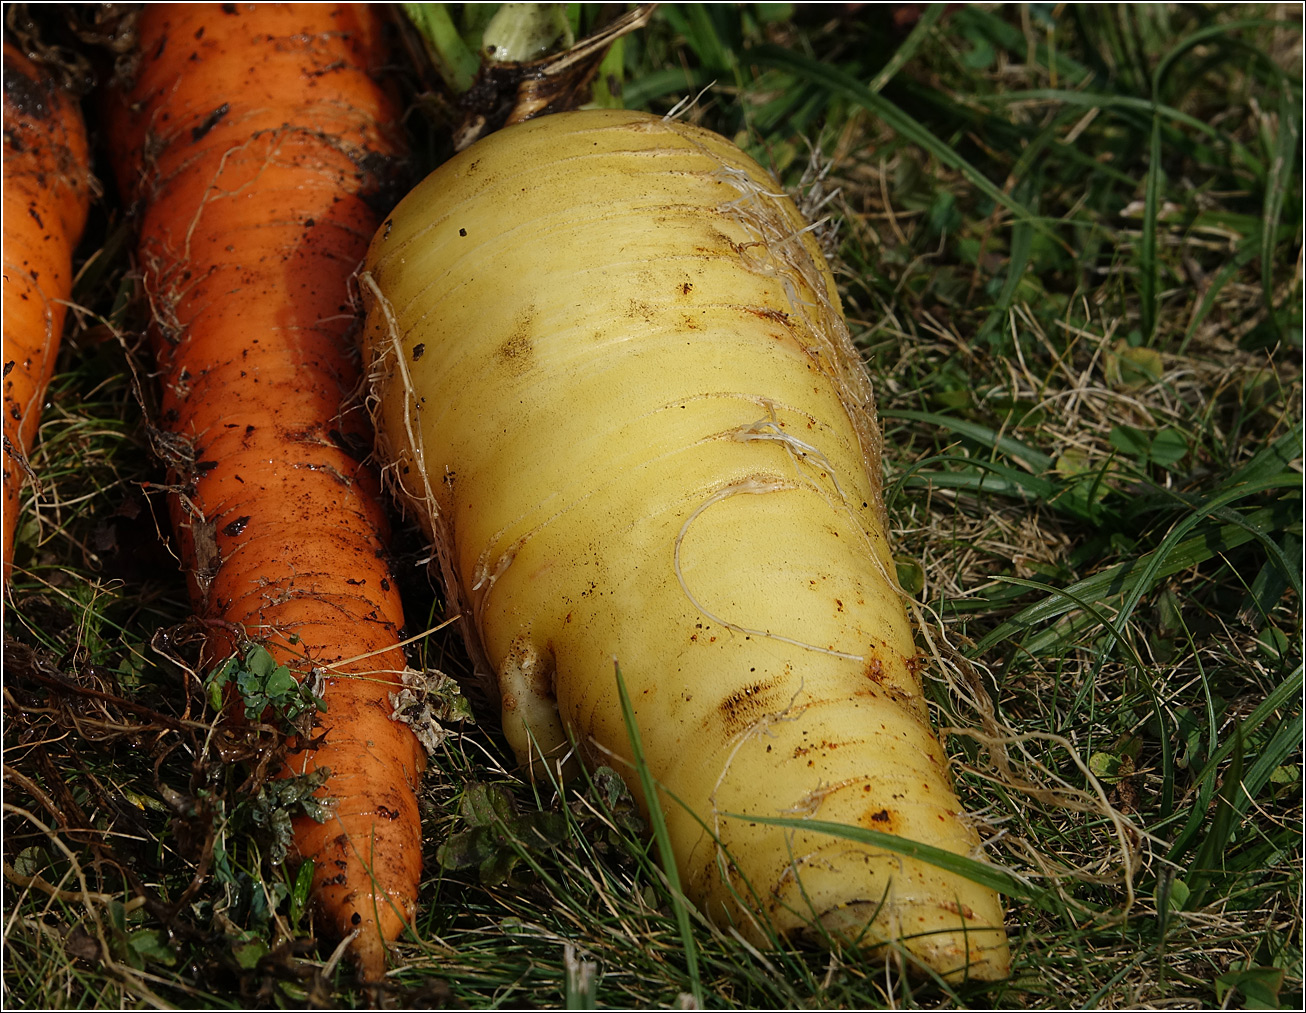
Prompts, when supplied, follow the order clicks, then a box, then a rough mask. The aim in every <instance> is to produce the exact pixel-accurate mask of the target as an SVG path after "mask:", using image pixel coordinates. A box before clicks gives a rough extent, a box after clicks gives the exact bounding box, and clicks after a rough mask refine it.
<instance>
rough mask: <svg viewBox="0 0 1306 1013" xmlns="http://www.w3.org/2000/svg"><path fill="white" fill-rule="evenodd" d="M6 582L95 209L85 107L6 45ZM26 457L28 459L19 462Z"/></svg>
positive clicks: (25, 58) (4, 536)
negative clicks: (78, 253) (76, 269)
mask: <svg viewBox="0 0 1306 1013" xmlns="http://www.w3.org/2000/svg"><path fill="white" fill-rule="evenodd" d="M4 90H5V97H4V353H3V359H4V439H5V443H4V533H3V538H4V542H3V550H4V580H5V584H6V585H8V582H9V575H10V569H11V567H12V564H13V549H14V534H15V531H16V529H17V525H18V511H19V503H20V494H21V491H22V487H23V483H24V481H25V480H26V478H27V468H26V467H25V458H26V457H27V454H28V452H29V451H30V450H31V447H32V442H33V440H34V439H35V438H36V430H37V427H38V426H39V425H40V422H41V403H42V401H43V399H44V397H45V388H46V386H47V385H48V384H49V382H50V376H51V374H52V373H53V372H54V363H55V356H56V354H57V353H58V351H59V339H60V337H61V336H62V334H63V324H64V318H65V316H66V314H67V301H68V298H69V296H70V295H71V293H72V287H73V265H72V257H73V249H74V247H76V245H77V242H78V240H79V239H80V238H81V235H82V229H83V228H84V227H85V226H86V215H87V211H88V210H89V208H90V201H91V179H90V175H89V167H88V163H87V151H86V127H85V125H84V124H83V122H82V112H81V109H80V108H79V107H78V105H77V103H76V102H75V101H73V100H72V99H71V98H70V97H69V96H68V95H67V94H65V93H64V92H63V91H61V90H60V88H59V86H58V85H57V84H56V83H55V82H54V81H53V80H52V79H51V78H50V77H49V76H47V75H46V74H45V73H44V72H42V71H41V70H40V69H38V68H37V67H36V66H34V65H33V64H32V62H31V61H30V60H28V59H27V57H26V56H24V55H23V54H22V53H20V52H19V51H18V50H17V49H16V48H14V47H13V46H12V45H10V44H9V43H7V42H6V43H5V44H4ZM19 455H21V458H20V456H19Z"/></svg>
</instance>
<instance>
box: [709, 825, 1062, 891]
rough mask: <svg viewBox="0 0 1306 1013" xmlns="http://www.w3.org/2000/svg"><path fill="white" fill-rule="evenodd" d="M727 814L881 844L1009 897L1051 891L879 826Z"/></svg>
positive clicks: (866, 843)
mask: <svg viewBox="0 0 1306 1013" xmlns="http://www.w3.org/2000/svg"><path fill="white" fill-rule="evenodd" d="M726 815H727V816H729V817H731V818H732V819H737V820H747V821H749V822H751V823H765V824H767V825H769V826H774V827H788V828H790V829H792V830H803V831H807V832H809V833H812V832H814V833H818V834H829V835H830V836H831V837H838V838H841V839H843V840H845V841H852V842H854V843H856V844H865V845H869V846H871V847H875V848H883V849H884V850H885V851H892V852H893V853H894V854H897V855H906V856H907V857H908V858H915V859H919V860H920V861H922V862H926V863H928V864H929V865H932V866H934V867H935V868H936V869H942V870H944V871H945V872H951V873H953V874H955V875H958V876H961V877H962V878H964V879H968V880H970V881H971V882H972V883H978V884H980V885H981V886H987V887H989V888H990V889H992V890H997V891H998V892H999V893H1001V894H1005V895H1006V896H1008V897H1018V898H1020V899H1021V900H1024V901H1028V902H1031V903H1038V902H1044V903H1046V902H1048V901H1049V900H1050V895H1049V894H1048V893H1047V892H1046V891H1044V890H1040V889H1039V888H1038V887H1035V886H1032V885H1030V884H1029V883H1026V882H1024V881H1022V880H1020V879H1017V878H1016V877H1015V876H1013V875H1011V873H1009V872H1006V871H1004V870H1002V869H999V868H997V867H996V866H992V865H989V864H988V863H987V862H980V861H977V860H976V859H974V858H967V857H966V856H965V855H958V854H955V853H953V852H951V851H946V850H944V849H943V848H939V847H935V846H934V845H933V844H922V843H921V842H919V841H911V840H908V839H906V838H905V837H898V836H896V835H894V834H886V833H881V832H880V831H878V830H869V829H867V828H866V827H857V826H849V825H847V824H844V823H832V822H830V821H829V820H804V819H795V818H793V817H790V816H758V815H755V814H747V815H746V814H744V813H726Z"/></svg>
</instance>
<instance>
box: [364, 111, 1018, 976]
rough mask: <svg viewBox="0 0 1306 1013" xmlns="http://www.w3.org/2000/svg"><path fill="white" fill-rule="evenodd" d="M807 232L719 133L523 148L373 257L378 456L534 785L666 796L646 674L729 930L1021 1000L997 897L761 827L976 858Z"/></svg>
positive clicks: (369, 284)
mask: <svg viewBox="0 0 1306 1013" xmlns="http://www.w3.org/2000/svg"><path fill="white" fill-rule="evenodd" d="M804 227H805V223H804V222H803V221H802V219H801V217H800V216H799V214H798V212H797V210H796V209H795V208H794V206H793V204H792V202H791V201H790V200H789V199H788V198H787V197H784V196H783V194H781V193H780V188H779V186H778V185H777V184H776V182H775V181H774V180H773V179H772V178H771V177H770V176H768V175H767V174H766V173H765V172H764V171H763V170H761V169H760V168H759V167H758V166H757V165H756V164H755V163H753V162H751V161H750V160H749V159H748V158H747V157H746V156H745V155H744V154H743V153H742V152H740V151H739V150H738V149H737V148H735V147H734V146H733V145H731V144H729V143H728V142H726V141H725V140H723V139H722V138H720V137H717V136H716V135H714V134H710V133H708V132H706V131H703V130H700V129H697V128H694V127H691V126H688V125H685V124H680V123H675V122H666V121H663V120H661V119H658V118H654V117H650V116H647V115H644V114H639V113H630V112H611V111H604V112H578V113H568V114H560V115H556V116H549V117H544V118H541V119H539V120H535V121H531V122H528V123H526V124H523V125H520V126H515V127H509V128H507V129H505V130H503V131H501V132H500V133H498V134H496V135H493V136H491V137H490V138H488V139H486V140H484V141H482V142H480V143H478V144H476V145H474V146H473V147H472V148H470V149H469V150H467V151H465V152H463V153H462V154H461V155H459V156H458V157H457V158H455V159H453V160H451V161H450V162H449V163H447V164H446V165H444V166H442V167H441V168H440V169H438V170H437V171H436V172H435V173H433V174H432V175H431V176H430V177H428V179H427V180H426V181H425V182H424V183H422V184H421V185H419V186H418V187H417V188H416V189H415V190H414V191H413V193H411V194H410V195H409V196H408V197H407V198H406V199H405V200H404V201H403V202H402V203H401V204H400V205H399V206H398V207H397V208H396V210H395V211H394V213H393V214H392V215H391V216H390V217H389V218H388V219H387V220H386V222H385V224H384V225H383V226H382V228H381V230H380V231H379V232H378V234H377V237H376V239H375V240H374V241H373V244H372V247H371V250H370V251H369V254H368V260H367V273H365V274H364V275H363V276H361V278H360V287H361V289H362V291H363V295H364V299H365V300H367V301H368V302H369V312H368V334H367V346H368V349H369V354H370V357H371V359H372V363H373V366H372V369H373V376H374V381H375V384H376V389H377V394H378V398H379V403H380V405H381V411H380V414H379V417H378V425H379V428H380V430H381V433H380V435H381V437H382V439H383V441H384V442H385V443H387V444H388V446H389V453H390V456H391V457H392V459H393V462H394V463H393V468H394V474H395V476H396V478H397V480H398V483H399V484H400V486H401V487H402V489H403V491H404V493H405V495H406V496H407V497H408V498H409V499H410V500H411V501H412V502H413V504H414V506H415V507H416V508H417V510H418V512H419V514H421V515H422V516H424V517H425V518H426V523H427V524H428V527H429V528H430V531H431V533H432V537H433V539H434V540H435V542H436V546H437V549H438V551H439V554H440V557H441V559H442V562H443V565H444V567H445V568H446V571H447V574H448V579H449V583H450V585H451V587H452V589H453V590H452V594H453V596H454V597H456V598H457V599H458V600H459V605H460V609H461V611H462V612H463V614H464V615H466V616H468V617H470V621H469V623H468V634H469V638H470V640H471V642H472V644H473V648H474V651H475V653H476V654H477V655H478V657H479V658H480V660H481V661H482V663H483V664H484V665H485V666H486V668H487V669H489V670H490V671H492V672H493V673H494V674H495V675H497V677H498V679H499V685H500V690H501V693H502V703H503V713H504V725H505V730H506V731H507V733H508V735H509V738H510V739H511V740H512V741H513V742H514V745H515V747H516V748H517V749H518V751H519V756H520V758H521V759H522V760H523V762H525V761H526V760H528V759H529V756H528V753H529V751H530V749H531V744H530V743H531V738H532V737H533V738H534V739H535V741H536V742H537V743H538V744H539V745H541V746H542V747H543V749H544V750H545V752H546V753H553V754H554V755H556V751H557V750H563V749H565V748H566V746H565V740H564V738H563V736H564V734H565V733H570V734H571V735H573V736H575V738H576V739H577V740H578V741H579V742H580V743H581V746H582V750H583V752H584V753H585V755H586V756H587V758H588V759H589V760H590V761H591V762H604V763H609V764H612V765H613V766H615V767H616V768H617V769H618V770H620V771H622V772H623V773H624V775H625V776H626V779H627V782H628V783H629V784H630V785H631V787H632V789H633V790H636V791H637V792H638V779H637V778H636V776H635V772H634V770H633V769H632V767H631V765H630V759H631V753H630V748H629V744H628V736H627V732H626V727H625V724H624V722H623V718H622V712H621V709H620V707H619V701H618V691H617V684H616V680H615V676H614V662H618V663H620V666H621V670H622V674H623V676H624V679H625V681H626V683H627V686H628V689H629V693H630V696H631V698H632V700H633V702H634V707H635V712H636V717H637V720H638V723H639V727H640V730H641V733H642V739H643V742H644V745H645V749H646V753H647V757H648V763H649V767H650V769H651V771H652V774H653V776H654V777H655V778H656V779H657V781H658V782H659V783H660V784H661V785H662V787H663V788H664V789H665V794H663V795H662V796H661V797H660V798H659V799H658V804H659V805H660V806H661V807H662V809H663V811H664V813H665V815H666V818H667V821H668V824H669V828H670V833H671V838H672V842H673V846H674V849H675V852H676V856H677V861H678V864H679V869H680V874H681V876H682V878H683V880H684V882H685V884H686V885H687V890H688V892H689V894H690V896H691V897H692V898H693V899H694V900H695V901H696V902H697V903H698V904H700V905H701V906H702V908H703V909H704V910H705V911H706V912H707V913H708V914H709V915H710V916H711V917H712V918H714V919H716V920H717V921H718V922H721V923H723V924H725V923H730V924H734V925H737V926H738V927H739V928H740V930H741V931H742V932H743V933H744V934H745V935H746V936H748V937H749V938H752V939H753V940H755V941H759V942H761V941H763V940H765V939H766V938H767V928H766V926H768V925H769V928H770V930H772V931H775V932H778V933H780V934H782V935H790V934H793V935H805V936H809V937H811V938H813V939H817V940H820V939H822V938H825V939H828V938H829V936H828V935H827V933H828V934H831V935H833V936H835V937H837V938H838V939H840V940H842V941H843V942H844V943H854V944H856V945H861V946H866V947H878V946H883V945H884V944H886V943H895V944H897V945H899V946H900V947H901V950H900V952H905V953H906V955H907V958H908V960H909V961H910V962H916V963H919V964H923V965H927V966H928V967H930V968H932V969H933V970H934V971H935V972H937V973H939V974H942V975H946V976H948V977H950V978H954V979H957V978H962V977H965V976H970V977H975V978H986V979H987V978H998V977H1002V976H1004V975H1005V974H1006V973H1007V970H1008V962H1009V957H1008V952H1007V941H1006V936H1005V932H1004V930H1003V925H1002V907H1001V904H1000V902H999V899H998V897H997V895H996V894H995V893H994V892H993V891H991V890H988V889H985V888H982V887H979V886H977V885H975V884H974V883H972V882H970V881H968V880H965V879H963V878H960V877H957V876H954V875H950V874H945V873H943V872H941V871H940V870H938V869H937V868H935V867H933V866H930V865H927V864H925V863H923V862H920V861H916V860H913V859H908V858H904V857H902V856H900V855H897V854H894V853H890V852H886V851H883V850H878V849H876V848H873V847H870V846H865V845H859V844H854V843H850V842H848V841H847V840H843V839H839V838H836V837H832V836H829V835H826V834H822V833H817V832H813V831H810V830H804V829H797V830H795V829H782V828H779V827H776V826H772V825H765V824H762V823H759V822H757V821H756V820H752V819H748V818H740V817H739V816H737V815H734V814H745V816H746V817H747V816H763V817H780V816H787V817H790V818H798V819H801V818H814V819H818V820H828V821H833V822H837V823H843V824H848V825H854V826H861V827H865V828H868V829H871V830H876V831H881V832H885V833H890V834H897V835H900V836H902V837H904V838H908V839H912V840H917V841H921V842H924V843H927V844H932V845H935V846H937V847H941V848H945V849H947V850H948V851H951V852H954V853H958V854H971V853H972V852H975V851H976V850H977V848H978V844H979V840H978V836H977V834H976V832H975V830H974V828H973V827H972V826H971V825H970V824H969V823H968V822H967V821H966V819H965V818H964V817H963V815H962V814H961V813H959V812H958V803H957V799H956V796H955V794H954V792H953V790H952V788H951V785H950V783H949V780H948V774H947V768H946V759H945V756H944V754H943V751H942V749H941V748H940V746H939V743H938V740H937V738H936V737H935V735H934V734H933V732H932V731H931V729H930V725H929V720H928V715H927V712H926V705H925V701H924V698H923V695H922V689H921V683H920V678H919V675H918V673H917V671H916V669H917V664H918V662H917V652H916V648H915V646H914V643H913V634H912V629H911V625H910V623H909V621H908V618H907V614H906V610H905V607H904V602H903V599H902V593H901V592H900V590H899V589H898V586H897V583H896V579H895V577H894V576H893V574H894V568H893V567H894V564H893V559H892V555H891V552H890V549H889V546H888V543H887V540H886V538H885V534H884V526H883V523H882V509H881V504H880V480H879V450H880V446H879V436H878V431H877V429H876V426H875V423H874V420H873V415H872V413H871V412H872V409H871V402H872V399H871V393H870V388H869V383H868V382H867V380H866V377H865V373H864V371H863V369H862V366H861V363H860V362H859V361H858V360H857V358H856V354H855V352H854V351H853V347H852V343H851V339H850V338H849V336H848V332H847V328H846V325H845V324H844V322H843V318H842V314H841V312H840V310H839V306H838V295H837V293H836V290H835V286H834V282H833V279H832V278H831V276H830V273H829V270H828V268H827V267H826V265H825V262H824V260H823V258H822V256H821V253H820V251H819V249H818V248H817V246H816V245H815V243H814V242H813V240H812V239H811V236H810V233H807V232H804V231H803V230H804ZM551 715H553V716H551ZM527 726H529V728H528V727H527ZM535 762H539V761H538V759H536V760H535ZM674 799H679V800H681V803H683V804H680V803H678V802H676V801H674ZM704 825H706V827H707V828H708V829H707V830H705V829H704ZM709 830H710V831H711V833H709V832H708V831H709ZM712 834H715V835H716V838H717V839H716V841H714V840H713V837H712Z"/></svg>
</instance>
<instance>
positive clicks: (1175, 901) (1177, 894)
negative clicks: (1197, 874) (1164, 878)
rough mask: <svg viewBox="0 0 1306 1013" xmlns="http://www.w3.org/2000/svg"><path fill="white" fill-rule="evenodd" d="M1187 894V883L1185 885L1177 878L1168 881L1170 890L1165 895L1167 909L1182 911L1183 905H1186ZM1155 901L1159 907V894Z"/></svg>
mask: <svg viewBox="0 0 1306 1013" xmlns="http://www.w3.org/2000/svg"><path fill="white" fill-rule="evenodd" d="M1188 893H1189V891H1188V884H1187V883H1185V882H1184V881H1183V880H1182V879H1180V878H1179V877H1178V876H1176V877H1175V878H1174V879H1172V880H1171V881H1170V890H1169V892H1168V893H1167V894H1166V904H1167V906H1168V907H1169V909H1170V910H1171V911H1182V910H1183V909H1184V905H1185V904H1187V903H1188ZM1156 899H1157V902H1158V905H1159V903H1160V895H1159V892H1158V895H1157V898H1156Z"/></svg>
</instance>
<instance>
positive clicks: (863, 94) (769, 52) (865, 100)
mask: <svg viewBox="0 0 1306 1013" xmlns="http://www.w3.org/2000/svg"><path fill="white" fill-rule="evenodd" d="M748 55H749V57H750V58H751V59H752V60H753V61H754V62H755V63H758V64H761V65H762V66H766V67H775V68H778V69H781V70H787V71H789V72H790V73H792V74H795V75H797V76H799V77H801V78H804V79H806V80H809V81H814V82H816V83H818V84H820V85H822V86H823V87H824V88H826V89H827V90H828V91H829V92H830V93H831V94H834V95H840V96H842V97H843V98H846V99H847V100H849V101H850V102H854V103H856V104H857V105H859V106H861V107H862V108H864V109H866V110H867V111H868V112H870V113H872V114H874V115H875V116H878V117H879V118H880V119H881V120H883V121H884V123H885V124H887V125H888V126H889V127H891V128H892V129H893V130H895V131H896V132H897V133H898V134H899V135H900V136H901V137H903V138H904V139H905V140H907V141H910V142H911V143H912V144H915V145H918V146H919V147H921V148H924V149H925V150H926V151H928V152H929V153H930V154H931V155H933V156H934V157H935V158H937V159H938V160H939V161H940V162H942V163H943V164H944V165H946V166H948V167H949V168H952V169H956V170H957V171H958V172H960V173H961V174H962V175H964V176H965V177H966V180H967V182H969V183H970V184H971V185H972V186H973V187H975V189H977V190H979V191H980V192H981V193H983V194H985V195H986V196H988V197H990V198H992V199H993V200H994V201H995V202H996V203H998V204H1000V205H1002V206H1003V207H1005V208H1006V209H1007V210H1008V211H1010V212H1011V213H1012V215H1013V216H1014V217H1015V218H1016V220H1018V221H1024V222H1028V223H1029V224H1030V226H1031V227H1032V228H1033V229H1034V230H1035V231H1037V232H1039V233H1040V234H1042V235H1045V236H1047V237H1048V238H1050V239H1052V240H1053V241H1054V242H1060V240H1058V239H1057V237H1056V236H1055V235H1054V234H1053V233H1052V231H1051V229H1050V228H1049V227H1048V225H1047V223H1046V222H1044V221H1042V220H1041V219H1039V217H1038V216H1037V215H1035V214H1034V213H1033V212H1032V211H1030V209H1029V208H1027V207H1025V206H1024V205H1023V204H1021V203H1020V202H1019V201H1017V200H1016V199H1015V198H1013V197H1011V196H1010V195H1009V194H1007V193H1006V192H1005V191H1004V190H1003V189H1002V188H1001V187H1000V186H997V185H996V184H995V183H994V182H993V181H992V180H990V179H989V178H988V177H987V176H985V175H984V173H982V172H980V170H979V169H977V168H976V167H975V166H973V165H971V164H970V163H969V162H968V161H966V159H964V158H962V157H961V155H959V154H958V153H957V152H956V151H955V150H954V149H953V148H952V147H951V146H950V145H947V144H945V143H944V142H943V141H941V140H939V138H938V137H936V136H935V135H934V134H933V133H931V132H930V131H929V129H927V128H926V127H925V126H923V125H922V124H921V123H919V122H918V121H917V120H915V119H913V118H912V117H910V116H908V115H907V114H906V113H904V112H903V111H902V110H901V109H900V108H898V106H896V105H894V104H893V103H892V102H890V101H888V100H887V99H885V98H884V97H882V96H880V95H877V94H875V92H873V91H871V90H870V89H869V88H868V87H867V86H866V85H864V84H862V82H860V81H858V80H857V79H856V78H854V77H851V76H850V75H848V74H847V73H846V72H844V71H842V70H840V69H839V68H838V67H835V66H833V65H831V64H828V63H821V62H819V61H817V60H813V59H812V58H811V57H809V56H805V55H804V54H802V53H797V52H794V51H793V50H789V49H781V48H779V47H778V46H769V45H767V46H758V47H757V48H756V49H751V50H749V54H748Z"/></svg>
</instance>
